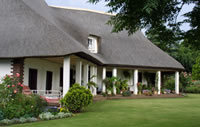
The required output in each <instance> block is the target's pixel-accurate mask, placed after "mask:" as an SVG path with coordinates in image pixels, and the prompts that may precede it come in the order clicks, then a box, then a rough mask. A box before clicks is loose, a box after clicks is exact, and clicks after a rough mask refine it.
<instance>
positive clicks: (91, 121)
mask: <svg viewBox="0 0 200 127" xmlns="http://www.w3.org/2000/svg"><path fill="white" fill-rule="evenodd" d="M12 127H200V95H197V94H191V95H189V96H188V97H185V98H170V99H167V98H163V99H132V100H108V101H101V102H96V103H94V104H92V105H91V106H90V107H88V108H87V109H86V110H85V112H84V113H80V114H76V116H75V117H71V118H66V119H60V120H52V121H42V122H36V123H29V124H22V125H13V126H12Z"/></svg>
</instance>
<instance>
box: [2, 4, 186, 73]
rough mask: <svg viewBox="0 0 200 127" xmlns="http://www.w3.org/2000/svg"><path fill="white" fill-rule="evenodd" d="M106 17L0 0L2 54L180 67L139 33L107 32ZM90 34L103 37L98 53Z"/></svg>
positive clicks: (178, 68)
mask: <svg viewBox="0 0 200 127" xmlns="http://www.w3.org/2000/svg"><path fill="white" fill-rule="evenodd" d="M109 18H110V15H106V14H101V13H97V12H90V11H83V10H73V9H62V8H56V7H49V6H48V5H47V4H46V3H45V2H44V1H43V0H0V58H19V57H42V56H46V57H47V56H65V55H69V54H78V55H80V56H82V57H87V58H89V59H91V60H93V61H95V62H97V63H98V64H101V65H109V66H131V67H148V68H149V67H150V68H166V69H175V70H182V69H184V68H183V66H182V65H181V64H180V63H179V62H177V61H176V60H175V59H173V58H172V57H170V56H169V55H168V54H167V53H165V52H163V51H162V50H161V49H159V48H158V47H156V46H155V45H154V44H152V43H151V42H150V41H149V40H148V39H147V38H146V37H145V36H144V35H143V34H142V33H141V32H136V33H135V34H133V35H132V36H128V34H127V32H126V31H123V32H120V33H111V30H112V27H111V26H109V25H107V24H106V22H107V21H108V19H109ZM89 35H96V36H99V37H100V38H101V44H100V49H99V52H98V54H92V53H90V52H89V51H88V50H87V38H88V36H89Z"/></svg>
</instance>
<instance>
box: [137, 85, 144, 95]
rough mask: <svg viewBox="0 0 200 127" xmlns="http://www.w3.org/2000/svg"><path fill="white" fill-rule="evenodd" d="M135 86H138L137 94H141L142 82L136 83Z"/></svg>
mask: <svg viewBox="0 0 200 127" xmlns="http://www.w3.org/2000/svg"><path fill="white" fill-rule="evenodd" d="M137 86H138V92H139V95H141V94H142V88H143V84H142V83H141V82H138V83H137Z"/></svg>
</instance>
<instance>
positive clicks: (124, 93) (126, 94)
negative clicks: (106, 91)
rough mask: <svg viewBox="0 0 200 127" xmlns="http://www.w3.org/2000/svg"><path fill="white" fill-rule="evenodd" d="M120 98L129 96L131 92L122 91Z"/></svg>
mask: <svg viewBox="0 0 200 127" xmlns="http://www.w3.org/2000/svg"><path fill="white" fill-rule="evenodd" d="M122 96H124V97H128V96H131V91H128V90H126V91H123V93H122Z"/></svg>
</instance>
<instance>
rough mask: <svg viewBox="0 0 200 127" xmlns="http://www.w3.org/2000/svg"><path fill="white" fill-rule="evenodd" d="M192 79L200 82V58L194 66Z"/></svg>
mask: <svg viewBox="0 0 200 127" xmlns="http://www.w3.org/2000/svg"><path fill="white" fill-rule="evenodd" d="M192 79H194V80H200V56H199V57H198V58H197V60H196V63H195V64H194V65H193V68H192Z"/></svg>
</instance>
